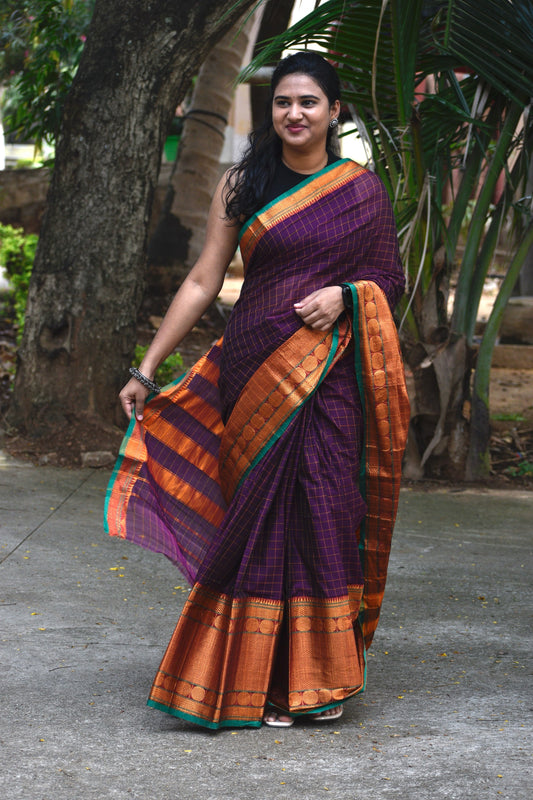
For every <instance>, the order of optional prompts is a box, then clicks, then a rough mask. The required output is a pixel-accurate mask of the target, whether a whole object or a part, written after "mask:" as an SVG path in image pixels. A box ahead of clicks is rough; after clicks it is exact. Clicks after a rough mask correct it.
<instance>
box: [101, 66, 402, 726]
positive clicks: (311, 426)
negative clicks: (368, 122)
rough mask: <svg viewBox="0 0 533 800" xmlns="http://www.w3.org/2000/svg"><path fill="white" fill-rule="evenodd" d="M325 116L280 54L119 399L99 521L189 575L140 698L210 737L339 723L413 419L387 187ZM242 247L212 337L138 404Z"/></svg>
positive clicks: (317, 71) (370, 613) (325, 69)
mask: <svg viewBox="0 0 533 800" xmlns="http://www.w3.org/2000/svg"><path fill="white" fill-rule="evenodd" d="M339 110H340V87H339V82H338V77H337V75H336V72H335V70H334V69H333V67H331V65H330V64H329V63H328V62H327V61H325V60H324V59H323V58H321V57H320V56H318V55H316V54H312V53H299V54H296V55H292V56H289V57H288V58H286V59H284V60H283V61H281V62H280V64H279V65H278V67H277V68H276V70H275V72H274V75H273V78H272V104H271V108H270V112H269V114H268V118H267V120H266V122H265V125H264V126H263V127H262V128H261V130H259V131H257V132H255V133H254V134H252V135H251V137H250V147H249V150H248V152H247V153H246V154H245V156H244V158H243V160H242V161H241V163H240V164H238V165H237V166H236V167H235V168H233V169H232V170H230V171H229V173H228V174H227V175H226V176H225V177H224V178H223V180H222V181H221V182H220V184H219V186H218V188H217V190H216V193H215V196H214V199H213V202H212V206H211V210H210V213H209V219H208V224H207V236H206V243H205V247H204V249H203V251H202V253H201V256H200V258H199V260H198V261H197V263H196V264H195V265H194V267H193V269H192V271H191V273H190V274H189V276H188V278H187V279H186V280H185V281H184V283H183V285H182V286H181V288H180V290H179V291H178V293H177V295H176V297H175V298H174V300H173V302H172V304H171V306H170V308H169V310H168V312H167V314H166V316H165V319H164V320H163V323H162V325H161V327H160V329H159V331H158V332H157V334H156V336H155V337H154V340H153V343H152V345H151V346H150V348H149V349H148V352H147V353H146V356H145V358H144V360H143V362H142V364H141V365H140V371H135V370H134V377H133V378H132V379H131V380H130V381H129V383H127V384H126V386H125V387H124V389H123V390H122V392H121V393H120V397H121V402H122V405H123V408H124V410H125V412H126V414H127V415H128V416H129V417H130V419H131V420H132V422H131V424H130V429H129V431H128V436H127V438H126V440H125V443H124V445H123V448H122V451H121V457H120V459H119V462H118V465H117V469H116V471H115V475H114V477H113V479H112V481H111V485H110V491H109V497H108V503H107V521H108V529H109V530H110V532H111V534H113V535H119V536H123V537H125V538H129V539H130V540H132V541H134V542H136V543H138V544H141V545H143V546H145V547H148V548H151V549H153V550H156V551H158V552H163V553H165V554H166V555H167V556H168V557H169V558H171V559H172V560H173V561H174V562H175V563H176V564H178V565H179V566H180V568H181V569H182V571H183V572H184V573H185V574H186V575H187V576H188V578H189V579H190V580H191V583H192V584H193V588H192V590H191V592H190V595H189V599H188V601H187V603H186V605H185V608H184V610H183V613H182V615H181V617H180V619H179V621H178V624H177V627H176V630H175V632H174V635H173V637H172V639H171V641H170V643H169V646H168V648H167V652H166V654H165V656H164V658H163V661H162V663H161V666H160V669H159V671H158V673H157V676H156V678H155V681H154V685H153V687H152V691H151V694H150V699H149V701H148V703H149V705H152V706H154V707H157V708H160V709H162V710H164V711H167V712H168V713H170V714H173V715H175V716H178V717H181V718H184V719H187V720H191V721H193V722H196V723H199V724H201V725H204V726H207V727H209V728H219V727H224V726H243V725H249V726H259V725H261V723H262V721H263V722H265V723H266V724H268V725H272V726H289V725H292V723H293V722H294V719H295V718H296V717H298V716H301V715H311V717H312V719H313V720H314V721H328V720H333V719H337V718H338V717H339V716H340V715H341V713H342V708H343V706H342V704H343V703H344V701H345V700H346V699H348V698H349V697H351V696H353V695H355V694H357V693H358V692H360V691H362V690H363V689H364V685H365V673H366V669H365V664H366V660H365V653H366V649H367V648H368V645H369V644H370V641H371V639H372V635H373V632H374V630H375V627H376V625H377V620H378V616H379V608H380V604H381V598H382V595H383V590H384V583H385V576H386V569H387V561H388V553H389V548H390V536H391V533H392V526H393V522H394V517H395V513H396V505H397V495H398V489H399V478H400V463H401V456H402V452H403V448H404V444H405V436H406V431H407V421H408V403H407V399H406V393H405V386H404V382H403V369H402V364H401V358H400V355H399V349H398V341H397V335H396V329H395V326H394V323H393V320H392V316H391V311H390V309H391V308H393V307H394V305H395V304H396V302H397V300H398V298H399V296H400V294H401V292H402V290H403V284H404V279H403V274H402V269H401V265H400V261H399V257H398V248H397V236H396V230H395V226H394V220H393V215H392V209H391V206H390V202H389V200H388V198H387V195H386V192H385V189H384V187H383V185H382V184H381V182H380V181H379V179H378V178H377V177H376V176H375V175H374V174H373V173H371V172H368V171H367V170H365V169H363V168H362V167H360V166H359V165H358V164H356V163H354V162H353V161H350V160H349V159H339V158H338V157H337V156H336V155H335V154H334V153H333V152H332V151H331V149H329V148H328V143H329V140H330V138H331V134H332V132H333V131H334V128H335V126H336V124H337V122H338V115H339ZM238 242H239V243H240V248H241V253H242V257H243V261H244V268H245V278H244V283H243V287H242V292H241V296H240V298H239V300H238V302H237V303H236V305H235V308H234V310H233V313H232V315H231V317H230V320H229V322H228V325H227V329H226V332H225V334H224V337H223V341H220V342H218V343H217V344H216V345H215V346H214V347H213V348H212V349H211V350H210V352H209V353H208V354H207V355H206V356H204V358H203V359H202V360H201V361H200V362H199V363H198V364H197V365H196V366H195V367H194V368H193V369H192V371H191V372H190V373H189V375H188V376H186V377H185V379H183V380H181V381H178V382H177V383H176V384H175V385H174V384H173V385H171V386H170V387H167V388H166V389H165V390H164V391H163V392H161V393H160V394H157V396H156V397H155V398H153V399H151V400H150V402H149V403H148V404H147V405H146V406H145V405H144V404H145V400H146V397H147V394H148V390H149V389H152V390H155V391H158V387H156V386H155V384H153V376H154V374H155V370H156V368H157V366H158V365H159V364H160V363H161V362H162V361H163V359H164V358H165V357H166V356H167V355H168V354H169V353H170V352H172V350H173V349H174V348H175V347H176V346H177V345H178V344H179V342H180V341H181V340H182V339H183V337H184V336H185V335H186V333H187V332H188V331H189V330H190V329H191V328H192V326H193V325H194V324H195V323H196V321H197V320H198V319H199V318H200V317H201V315H202V314H203V313H204V311H205V310H206V309H207V307H208V306H209V304H210V303H211V302H212V301H213V300H214V299H215V297H216V296H217V294H218V293H219V291H220V288H221V286H222V281H223V277H224V273H225V271H226V268H227V266H228V264H229V262H230V259H231V258H232V256H233V253H234V251H235V248H236V245H237V243H238ZM141 421H142V425H140V424H139V423H140V422H141Z"/></svg>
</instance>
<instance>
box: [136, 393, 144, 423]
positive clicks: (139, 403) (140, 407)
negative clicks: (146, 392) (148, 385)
mask: <svg viewBox="0 0 533 800" xmlns="http://www.w3.org/2000/svg"><path fill="white" fill-rule="evenodd" d="M143 415H144V398H143V397H137V398H136V399H135V418H136V419H137V420H139V422H140V421H141V420H142V418H143Z"/></svg>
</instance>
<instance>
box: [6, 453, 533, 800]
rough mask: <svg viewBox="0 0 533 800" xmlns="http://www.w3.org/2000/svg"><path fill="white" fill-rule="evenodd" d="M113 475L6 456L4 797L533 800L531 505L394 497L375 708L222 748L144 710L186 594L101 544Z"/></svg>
mask: <svg viewBox="0 0 533 800" xmlns="http://www.w3.org/2000/svg"><path fill="white" fill-rule="evenodd" d="M109 474H110V473H109V471H107V470H106V471H103V470H91V469H85V470H66V469H56V468H51V467H33V466H30V465H27V464H24V463H20V462H16V461H14V460H12V459H11V458H9V457H8V456H6V455H5V454H1V453H0V560H2V564H1V567H0V606H1V608H0V613H1V615H2V627H1V644H0V670H1V672H0V674H1V681H2V683H1V685H2V701H1V702H2V710H1V717H0V797H2V798H4V800H15V798H16V799H17V800H89V799H91V800H92V798H94V800H106V799H107V798H118V799H119V800H130V799H131V798H134V799H135V800H176V798H187V799H194V800H211V799H212V800H248V798H259V799H260V800H263V798H276V800H315V798H327V797H330V798H342V800H344V798H346V799H347V800H388V798H402V800H441V798H442V800H465V798H468V800H485V798H487V799H488V798H491V799H492V798H494V799H495V800H496V799H497V798H500V797H502V798H509V800H510V799H511V798H512V800H526V798H527V800H529V798H530V797H531V796H532V793H531V778H530V776H531V768H532V763H531V757H532V749H533V745H532V738H531V733H532V716H533V715H532V707H533V696H532V683H531V650H532V648H531V640H532V625H531V594H532V590H531V567H532V558H531V551H532V537H533V494H531V493H526V492H521V491H510V492H489V491H484V490H481V491H480V490H465V491H460V492H453V491H449V490H447V489H443V490H441V491H437V490H431V491H425V490H412V491H411V490H408V489H405V490H403V491H402V494H401V501H400V512H399V517H398V523H397V527H396V533H395V540H394V546H393V552H392V558H391V566H390V573H389V582H388V586H387V591H386V594H385V602H384V607H383V613H382V619H381V622H380V626H379V628H378V632H377V635H376V638H375V640H374V644H373V647H372V650H371V653H370V654H369V670H368V688H367V691H366V692H365V694H364V695H362V696H360V697H359V698H357V699H354V700H352V701H351V702H350V703H348V704H347V706H346V708H345V714H344V717H343V719H342V720H340V721H338V722H334V723H333V724H332V725H327V726H326V725H323V726H320V727H319V726H318V725H316V723H315V725H314V726H313V724H312V723H305V724H296V725H295V726H294V727H293V728H291V729H289V730H283V729H270V728H261V729H260V730H243V729H240V730H236V731H229V730H225V731H222V732H219V733H212V732H209V731H205V730H203V729H201V728H197V727H195V726H192V725H189V724H187V723H185V722H182V721H180V720H177V719H174V718H172V717H169V716H167V715H166V714H162V713H160V712H158V711H155V710H153V709H149V708H147V707H146V705H145V701H146V695H147V691H148V689H149V686H150V684H151V681H152V678H153V675H154V673H155V670H156V668H157V666H158V664H159V660H160V658H161V656H162V654H163V651H164V649H165V646H166V644H167V641H168V639H169V637H170V635H171V632H172V630H173V628H174V625H175V622H176V620H177V617H178V614H179V611H180V608H181V607H182V605H183V602H184V598H185V597H186V586H185V582H184V581H183V579H182V578H181V577H180V576H179V574H178V573H177V571H176V570H175V568H174V567H173V566H172V565H171V564H170V563H169V562H168V561H166V560H165V559H164V558H163V557H162V556H157V555H155V554H152V553H149V552H145V551H142V550H141V549H139V548H136V547H134V546H132V545H130V544H128V543H125V542H122V541H117V540H115V539H110V538H108V537H106V535H105V534H104V533H103V530H102V523H101V520H102V507H103V501H104V495H105V488H106V484H107V481H108V478H109Z"/></svg>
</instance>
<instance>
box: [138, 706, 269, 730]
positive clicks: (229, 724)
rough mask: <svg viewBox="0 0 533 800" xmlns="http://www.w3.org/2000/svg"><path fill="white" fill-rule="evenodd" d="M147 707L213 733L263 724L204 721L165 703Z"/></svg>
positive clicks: (258, 722) (237, 721) (236, 721)
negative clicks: (223, 729)
mask: <svg viewBox="0 0 533 800" xmlns="http://www.w3.org/2000/svg"><path fill="white" fill-rule="evenodd" d="M146 705H147V706H149V707H150V708H157V710H158V711H164V712H165V714H170V715H171V716H172V717H177V718H178V719H183V720H185V721H186V722H194V723H195V724H196V725H201V726H202V727H203V728H209V729H210V730H212V731H216V730H218V729H219V728H260V727H261V724H262V721H261V720H258V721H257V722H249V721H248V720H247V721H244V720H223V721H222V722H209V721H208V720H205V719H202V717H196V716H194V714H186V713H185V712H184V711H178V709H175V708H169V706H165V705H163V703H157V702H156V701H155V700H147V701H146Z"/></svg>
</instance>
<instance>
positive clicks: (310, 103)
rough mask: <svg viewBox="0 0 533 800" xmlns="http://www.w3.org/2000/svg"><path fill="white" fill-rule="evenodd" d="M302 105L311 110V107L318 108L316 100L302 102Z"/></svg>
mask: <svg viewBox="0 0 533 800" xmlns="http://www.w3.org/2000/svg"><path fill="white" fill-rule="evenodd" d="M302 105H303V106H305V107H306V108H309V107H310V106H316V100H311V99H308V100H304V101H303V102H302Z"/></svg>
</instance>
